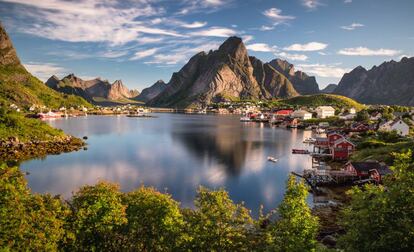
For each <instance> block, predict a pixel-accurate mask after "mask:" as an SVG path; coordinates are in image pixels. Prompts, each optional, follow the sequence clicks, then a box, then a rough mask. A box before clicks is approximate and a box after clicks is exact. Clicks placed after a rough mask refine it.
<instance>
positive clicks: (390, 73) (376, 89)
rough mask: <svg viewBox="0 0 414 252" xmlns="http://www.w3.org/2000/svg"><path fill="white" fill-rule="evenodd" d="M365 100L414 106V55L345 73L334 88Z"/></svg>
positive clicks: (372, 102) (365, 101)
mask: <svg viewBox="0 0 414 252" xmlns="http://www.w3.org/2000/svg"><path fill="white" fill-rule="evenodd" d="M334 93H335V94H340V95H344V96H348V97H350V98H353V99H355V100H357V101H359V102H362V103H366V104H388V105H393V104H395V105H406V106H414V57H412V58H406V57H404V58H403V59H401V61H399V62H396V61H393V60H391V61H389V62H384V63H382V64H381V65H380V66H374V67H373V68H371V69H370V70H366V69H365V68H363V67H362V66H358V67H357V68H355V69H353V70H352V71H351V72H349V73H346V74H345V75H344V76H343V77H342V79H341V81H340V82H339V84H338V87H337V88H336V89H335V91H334Z"/></svg>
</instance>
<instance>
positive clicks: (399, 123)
mask: <svg viewBox="0 0 414 252" xmlns="http://www.w3.org/2000/svg"><path fill="white" fill-rule="evenodd" d="M378 130H381V131H393V130H395V131H397V133H398V135H400V136H408V134H409V132H410V126H408V124H406V123H405V122H404V121H403V120H401V119H400V118H397V119H395V120H393V121H387V122H384V123H382V124H380V126H379V128H378Z"/></svg>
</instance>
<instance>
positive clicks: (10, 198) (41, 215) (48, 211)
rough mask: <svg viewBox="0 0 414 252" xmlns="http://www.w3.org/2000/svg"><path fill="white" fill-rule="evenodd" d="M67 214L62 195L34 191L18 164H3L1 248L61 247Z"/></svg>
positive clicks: (46, 249)
mask: <svg viewBox="0 0 414 252" xmlns="http://www.w3.org/2000/svg"><path fill="white" fill-rule="evenodd" d="M65 215H66V209H65V208H64V207H63V205H62V202H61V201H60V200H59V199H57V198H52V197H51V196H50V195H47V194H46V195H32V194H31V193H30V190H29V189H28V188H27V184H26V180H25V178H24V176H23V174H22V173H21V172H20V171H19V169H18V168H17V167H7V166H6V165H1V166H0V250H3V249H4V250H6V251H7V250H12V251H23V250H25V251H27V250H30V251H57V250H58V246H59V242H60V241H61V239H62V238H63V235H64V230H63V224H64V221H63V217H64V216H65Z"/></svg>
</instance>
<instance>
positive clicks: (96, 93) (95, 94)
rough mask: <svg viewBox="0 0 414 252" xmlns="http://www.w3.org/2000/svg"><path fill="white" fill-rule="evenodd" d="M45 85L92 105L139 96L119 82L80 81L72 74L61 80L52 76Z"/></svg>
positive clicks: (136, 92) (96, 79)
mask: <svg viewBox="0 0 414 252" xmlns="http://www.w3.org/2000/svg"><path fill="white" fill-rule="evenodd" d="M46 85H47V86H49V87H50V88H53V89H54V90H56V91H59V92H61V93H65V94H74V95H78V96H81V97H83V98H84V99H86V100H88V101H89V102H92V103H97V101H101V100H102V99H106V100H109V101H118V100H121V99H125V98H126V99H128V98H133V97H135V96H137V95H138V94H139V93H138V91H136V90H129V89H128V88H127V87H126V86H125V85H124V84H123V83H122V81H120V80H116V81H115V82H114V83H112V84H111V83H109V82H108V81H107V80H101V79H100V78H95V79H92V80H82V79H81V78H79V77H77V76H75V75H74V74H69V75H68V76H66V77H64V78H63V79H61V80H59V79H58V78H57V77H56V76H52V77H50V78H49V79H48V80H47V81H46Z"/></svg>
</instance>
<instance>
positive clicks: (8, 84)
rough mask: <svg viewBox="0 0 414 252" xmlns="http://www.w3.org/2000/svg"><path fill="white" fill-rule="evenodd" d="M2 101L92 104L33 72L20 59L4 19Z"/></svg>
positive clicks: (0, 68) (0, 56)
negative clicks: (62, 91)
mask: <svg viewBox="0 0 414 252" xmlns="http://www.w3.org/2000/svg"><path fill="white" fill-rule="evenodd" d="M0 102H1V103H5V104H8V103H10V104H11V103H13V104H16V105H17V106H21V107H23V106H26V107H27V106H31V105H33V104H36V105H46V106H48V107H53V108H57V107H59V106H62V105H64V106H75V105H85V106H89V105H90V104H88V103H87V102H86V101H85V100H83V99H81V98H79V97H76V96H65V97H64V96H63V95H62V94H60V93H58V92H56V91H54V90H52V89H50V88H48V87H47V86H45V85H44V83H42V82H41V81H40V80H38V79H37V78H36V77H34V76H32V75H31V74H30V73H29V72H27V70H26V69H25V68H24V66H23V65H22V64H21V63H20V60H19V58H18V56H17V53H16V50H15V49H14V47H13V44H12V41H11V40H10V37H9V36H8V34H7V33H6V30H5V29H4V28H3V26H2V24H1V23H0Z"/></svg>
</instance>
